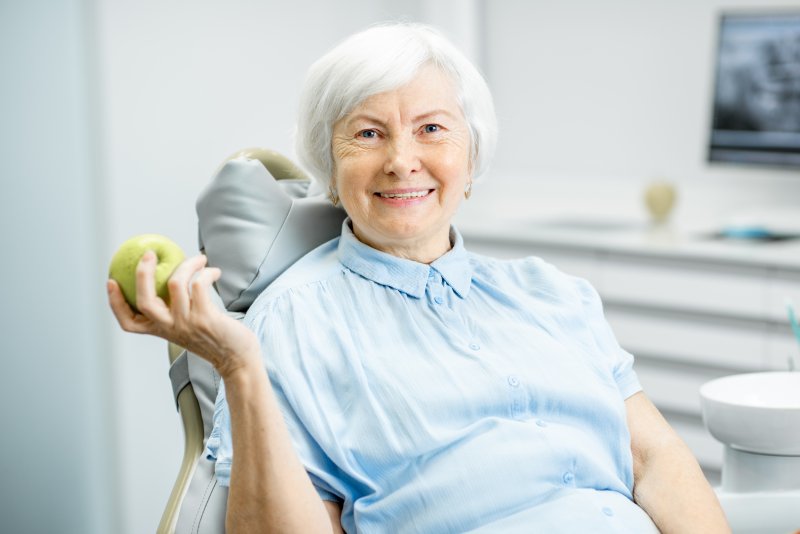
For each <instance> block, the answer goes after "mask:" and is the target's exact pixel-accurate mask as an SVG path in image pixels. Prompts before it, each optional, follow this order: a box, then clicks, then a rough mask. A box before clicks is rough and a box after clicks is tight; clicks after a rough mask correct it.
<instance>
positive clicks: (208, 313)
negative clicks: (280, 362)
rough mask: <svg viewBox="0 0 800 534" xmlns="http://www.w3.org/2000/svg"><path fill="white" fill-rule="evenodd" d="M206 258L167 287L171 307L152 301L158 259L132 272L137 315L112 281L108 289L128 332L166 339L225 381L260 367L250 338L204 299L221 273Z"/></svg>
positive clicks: (149, 255)
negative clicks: (202, 362) (242, 370)
mask: <svg viewBox="0 0 800 534" xmlns="http://www.w3.org/2000/svg"><path fill="white" fill-rule="evenodd" d="M206 261H207V260H206V257H205V256H195V257H193V258H189V259H187V260H186V261H184V262H183V263H181V265H180V266H178V268H177V269H176V270H175V272H174V273H173V274H172V276H171V277H170V279H169V281H168V282H167V287H168V289H169V297H170V304H169V306H167V304H166V303H165V302H164V301H163V300H161V299H160V298H159V297H158V296H157V295H156V290H155V269H156V255H155V254H154V253H153V252H146V253H145V254H144V256H142V259H141V260H140V261H139V265H138V266H137V268H136V307H137V308H138V309H139V312H140V313H136V312H134V311H133V309H132V308H131V307H130V306H129V305H128V303H127V302H126V301H125V297H124V296H123V295H122V291H121V290H120V288H119V285H118V284H117V283H116V282H115V281H114V280H109V281H108V283H107V289H108V300H109V304H110V305H111V310H112V311H113V312H114V316H115V317H116V318H117V321H118V322H119V324H120V326H121V327H122V329H123V330H125V331H126V332H133V333H137V334H151V335H154V336H158V337H160V338H163V339H166V340H168V341H171V342H173V343H176V344H177V345H180V346H181V347H183V348H185V349H187V350H189V351H191V352H194V353H195V354H197V355H198V356H201V357H202V358H204V359H206V360H208V361H209V362H210V363H211V364H212V365H213V366H214V367H215V368H216V369H217V372H219V374H220V375H221V376H222V377H223V378H224V377H226V376H231V375H232V374H233V373H235V372H236V371H238V370H240V369H244V368H246V367H247V366H248V365H252V364H257V365H259V366H260V365H261V361H260V348H259V345H258V340H257V339H256V337H255V335H254V334H253V332H251V331H250V330H248V329H247V327H245V326H244V325H243V324H242V323H240V322H239V321H237V320H235V319H233V318H231V317H228V316H226V315H225V314H224V313H222V311H221V310H219V309H218V308H217V306H215V305H214V303H213V302H212V301H211V298H210V296H209V294H208V292H209V288H210V286H211V284H213V283H214V282H215V281H216V280H217V279H219V277H220V274H221V271H220V270H219V269H217V268H208V267H206Z"/></svg>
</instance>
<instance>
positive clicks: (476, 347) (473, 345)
mask: <svg viewBox="0 0 800 534" xmlns="http://www.w3.org/2000/svg"><path fill="white" fill-rule="evenodd" d="M469 348H471V349H472V350H481V346H480V345H478V344H477V343H470V344H469Z"/></svg>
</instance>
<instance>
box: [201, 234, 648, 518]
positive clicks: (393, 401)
mask: <svg viewBox="0 0 800 534" xmlns="http://www.w3.org/2000/svg"><path fill="white" fill-rule="evenodd" d="M348 222H349V221H345V224H344V225H343V230H342V236H341V237H340V238H337V239H334V240H333V241H330V242H328V243H326V244H324V245H322V246H320V247H319V248H317V249H315V250H314V251H312V252H310V253H309V254H308V255H306V256H305V257H303V258H302V259H301V260H300V261H299V262H297V263H296V264H295V265H294V266H292V267H291V268H290V269H289V270H288V271H286V272H285V273H284V274H283V275H282V276H281V277H279V278H278V279H277V280H276V281H275V282H274V283H273V284H272V285H271V286H270V287H269V288H268V289H267V290H266V291H265V292H264V293H263V294H261V296H260V297H259V298H258V299H257V300H256V301H255V303H254V304H253V305H252V307H251V308H250V310H249V312H248V313H247V316H246V317H245V319H244V320H245V322H246V324H247V325H248V326H249V327H250V328H252V329H253V330H254V331H255V333H256V335H257V336H258V337H259V339H260V340H261V345H262V347H263V354H264V360H265V364H266V366H267V369H268V372H269V378H270V380H271V382H272V384H273V387H274V390H275V393H276V395H277V398H278V401H279V403H280V405H281V408H282V410H283V413H284V417H285V419H286V423H287V425H288V427H289V431H290V433H291V436H292V439H293V442H294V446H295V449H296V450H297V453H298V454H299V456H300V459H301V460H302V462H303V464H304V465H305V467H306V470H307V471H308V474H309V476H310V478H311V480H312V482H313V483H314V485H315V486H316V488H317V491H318V492H319V494H320V496H321V497H322V498H323V499H328V500H336V501H339V502H341V503H342V507H343V513H342V525H343V527H344V528H345V530H346V531H348V532H357V531H358V532H368V533H369V532H420V533H435V534H441V533H446V532H468V531H480V532H512V533H513V532H526V533H530V532H546V533H550V532H593V533H603V532H632V533H633V532H636V533H642V532H657V530H655V527H654V526H653V524H652V522H651V521H650V519H649V518H648V516H647V515H646V514H645V513H644V512H643V511H642V510H641V509H640V508H639V507H638V506H637V505H636V504H634V503H633V501H632V500H631V492H632V487H633V471H632V459H631V450H630V436H629V433H628V429H627V426H626V422H625V406H624V399H625V398H627V397H628V396H630V395H632V394H634V393H636V392H637V391H639V390H640V389H641V388H640V386H639V382H638V379H637V377H636V374H635V373H634V371H633V368H632V365H633V357H632V356H631V355H630V354H628V353H627V352H625V351H624V350H623V349H621V348H620V346H619V345H618V343H617V341H616V339H615V337H614V335H613V334H612V332H611V330H610V328H609V326H608V324H607V323H606V321H605V319H604V317H603V311H602V306H601V303H600V300H599V298H598V295H597V293H596V292H595V290H594V289H593V288H592V287H591V286H590V285H589V284H588V283H587V282H586V281H584V280H581V279H578V278H574V277H571V276H568V275H566V274H563V273H561V272H560V271H558V270H557V269H556V268H555V267H553V266H552V265H550V264H548V263H546V262H544V261H542V260H541V259H538V258H527V259H522V260H512V261H505V260H497V259H492V258H487V257H483V256H479V255H476V254H472V253H470V252H467V251H466V250H465V249H464V246H463V242H462V239H461V236H460V235H459V234H458V232H457V231H455V230H452V231H451V242H452V243H453V248H452V250H450V251H449V252H448V253H447V254H445V255H444V256H442V257H441V258H439V259H438V260H436V261H434V262H433V263H431V264H430V265H426V264H422V263H417V262H414V261H409V260H405V259H401V258H397V257H394V256H391V255H389V254H385V253H382V252H380V251H377V250H375V249H373V248H371V247H369V246H367V245H365V244H363V243H361V242H360V241H358V239H356V237H355V236H354V235H353V233H352V231H351V230H350V228H349V225H348ZM207 454H208V457H209V458H210V459H212V460H215V461H216V475H217V478H218V479H219V481H220V483H222V484H223V485H227V484H228V483H229V477H230V469H231V462H232V457H233V450H232V444H231V434H230V416H229V413H228V406H227V403H226V402H225V392H224V388H223V389H222V390H221V391H220V395H219V397H218V399H217V406H216V413H215V416H214V428H213V431H212V434H211V436H210V438H209V440H208V447H207Z"/></svg>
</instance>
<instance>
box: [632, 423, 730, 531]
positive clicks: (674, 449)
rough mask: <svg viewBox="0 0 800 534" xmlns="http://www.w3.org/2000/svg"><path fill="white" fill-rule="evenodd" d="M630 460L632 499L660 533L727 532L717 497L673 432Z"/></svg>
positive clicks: (695, 462) (687, 450) (684, 446)
mask: <svg viewBox="0 0 800 534" xmlns="http://www.w3.org/2000/svg"><path fill="white" fill-rule="evenodd" d="M634 460H635V461H637V462H639V468H638V469H635V472H638V474H637V477H636V479H635V481H634V488H633V497H634V500H635V501H636V503H637V504H638V505H639V506H641V507H642V508H643V509H644V510H645V511H646V512H647V513H648V514H649V515H650V517H651V518H652V519H653V521H654V522H655V524H656V526H658V528H659V530H660V531H661V532H662V533H663V534H671V533H679V534H690V533H694V532H696V533H702V534H716V533H720V534H721V533H730V531H731V530H730V527H728V523H727V520H726V519H725V516H724V514H723V512H722V508H721V507H720V504H719V500H718V499H717V497H716V495H715V494H714V491H713V490H712V489H711V487H710V486H709V484H708V482H707V481H706V479H705V476H704V475H703V472H702V471H701V469H700V466H699V465H698V464H697V461H696V460H695V458H694V456H693V455H692V453H691V451H690V450H689V448H688V447H687V446H686V445H685V444H684V443H683V441H682V440H681V439H680V438H678V437H677V435H676V436H675V437H674V438H673V439H669V440H668V441H665V442H664V443H663V444H661V445H660V446H659V447H657V448H653V449H652V450H650V451H649V452H648V454H647V456H646V457H643V458H642V457H639V458H634Z"/></svg>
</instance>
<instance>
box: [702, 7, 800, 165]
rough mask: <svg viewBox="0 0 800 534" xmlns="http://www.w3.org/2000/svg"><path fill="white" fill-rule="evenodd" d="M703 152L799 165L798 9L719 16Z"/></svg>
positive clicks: (717, 157)
mask: <svg viewBox="0 0 800 534" xmlns="http://www.w3.org/2000/svg"><path fill="white" fill-rule="evenodd" d="M709 156H710V159H711V160H712V161H728V162H737V163H756V164H757V163H761V164H771V165H797V166H800V11H796V12H793V13H780V14H779V13H773V14H762V15H754V14H748V15H745V14H728V15H723V16H722V17H721V23H720V31H719V45H718V49H717V77H716V87H715V93H714V115H713V123H712V132H711V146H710V151H709Z"/></svg>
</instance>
